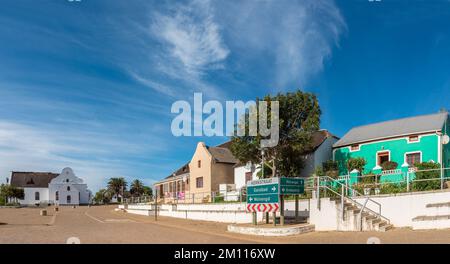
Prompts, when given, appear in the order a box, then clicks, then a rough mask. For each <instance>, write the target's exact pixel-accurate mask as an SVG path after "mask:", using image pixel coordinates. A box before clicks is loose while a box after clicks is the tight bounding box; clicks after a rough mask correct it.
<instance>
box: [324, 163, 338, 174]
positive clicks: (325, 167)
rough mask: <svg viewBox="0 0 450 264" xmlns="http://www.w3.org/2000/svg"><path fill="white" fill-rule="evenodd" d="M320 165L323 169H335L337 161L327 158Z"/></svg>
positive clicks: (336, 168)
mask: <svg viewBox="0 0 450 264" xmlns="http://www.w3.org/2000/svg"><path fill="white" fill-rule="evenodd" d="M322 167H323V170H324V171H336V170H338V163H337V162H336V161H333V160H327V161H325V162H323V163H322Z"/></svg>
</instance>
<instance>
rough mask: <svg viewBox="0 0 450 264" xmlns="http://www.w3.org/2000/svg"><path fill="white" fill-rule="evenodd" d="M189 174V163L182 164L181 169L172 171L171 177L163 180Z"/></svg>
mask: <svg viewBox="0 0 450 264" xmlns="http://www.w3.org/2000/svg"><path fill="white" fill-rule="evenodd" d="M186 173H189V163H186V164H184V165H183V166H182V167H181V168H179V169H178V170H176V171H174V172H173V173H172V174H171V175H169V176H167V177H166V178H165V179H169V178H172V177H176V176H180V175H183V174H186Z"/></svg>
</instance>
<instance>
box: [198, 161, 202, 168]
mask: <svg viewBox="0 0 450 264" xmlns="http://www.w3.org/2000/svg"><path fill="white" fill-rule="evenodd" d="M197 167H199V168H201V167H202V161H201V160H199V161H197Z"/></svg>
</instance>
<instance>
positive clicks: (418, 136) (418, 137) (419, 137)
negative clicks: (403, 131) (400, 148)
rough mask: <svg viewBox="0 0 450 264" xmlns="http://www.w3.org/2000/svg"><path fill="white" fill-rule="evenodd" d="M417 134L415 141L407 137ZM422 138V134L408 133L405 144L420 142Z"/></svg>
mask: <svg viewBox="0 0 450 264" xmlns="http://www.w3.org/2000/svg"><path fill="white" fill-rule="evenodd" d="M414 136H417V141H410V140H409V138H410V137H414ZM421 139H422V135H410V136H407V137H406V143H407V144H414V143H420V140H421Z"/></svg>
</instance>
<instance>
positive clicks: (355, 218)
mask: <svg viewBox="0 0 450 264" xmlns="http://www.w3.org/2000/svg"><path fill="white" fill-rule="evenodd" d="M333 200H334V201H335V203H336V207H337V208H340V207H341V200H340V199H333ZM361 210H362V207H361V206H360V205H359V204H356V203H353V202H351V201H349V200H347V201H345V202H344V219H343V220H342V221H343V224H344V225H345V226H347V228H348V231H361V230H362V231H379V232H386V231H388V230H391V229H393V228H394V226H393V225H392V224H390V223H389V222H388V221H387V220H385V219H383V218H381V217H379V216H378V215H377V214H375V213H373V212H371V211H370V210H368V209H367V208H366V209H364V211H363V212H362V213H361ZM360 213H361V218H360Z"/></svg>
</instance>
